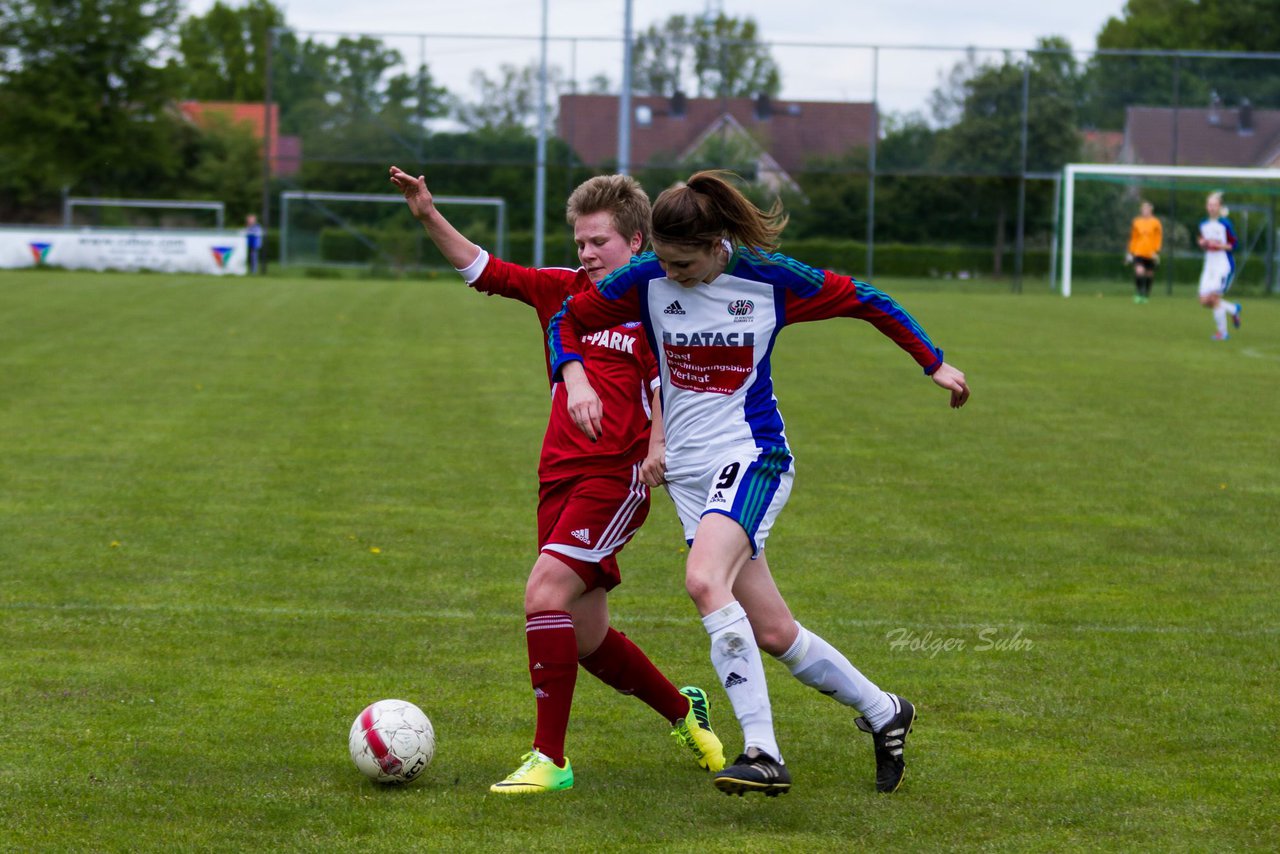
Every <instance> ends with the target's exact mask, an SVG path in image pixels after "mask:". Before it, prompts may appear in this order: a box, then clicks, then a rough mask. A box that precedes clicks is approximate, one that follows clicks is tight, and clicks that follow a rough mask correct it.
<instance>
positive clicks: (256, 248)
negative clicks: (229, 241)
mask: <svg viewBox="0 0 1280 854" xmlns="http://www.w3.org/2000/svg"><path fill="white" fill-rule="evenodd" d="M244 238H245V245H246V246H247V247H248V249H249V272H250V273H257V272H258V259H259V257H260V256H261V255H262V226H261V225H259V224H258V218H257V217H256V216H254V215H253V214H249V216H247V217H246V218H245V221H244Z"/></svg>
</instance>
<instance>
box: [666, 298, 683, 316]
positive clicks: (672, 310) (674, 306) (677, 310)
mask: <svg viewBox="0 0 1280 854" xmlns="http://www.w3.org/2000/svg"><path fill="white" fill-rule="evenodd" d="M662 313H663V314H684V313H685V310H684V309H683V308H682V307H681V306H680V300H676V301H675V302H673V303H671V305H669V306H667V307H666V308H664V309H663V310H662Z"/></svg>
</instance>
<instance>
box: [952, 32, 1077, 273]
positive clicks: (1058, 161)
mask: <svg viewBox="0 0 1280 854" xmlns="http://www.w3.org/2000/svg"><path fill="white" fill-rule="evenodd" d="M950 83H951V88H950V89H946V88H944V89H942V90H940V91H939V92H937V93H935V97H934V105H935V115H938V116H950V115H954V116H956V119H955V121H954V123H953V124H951V125H950V127H947V128H944V129H943V130H942V131H941V132H940V133H939V136H938V140H937V145H936V148H935V150H934V152H933V162H932V164H931V166H933V167H934V168H935V169H938V170H939V171H953V172H958V173H967V174H969V175H975V176H982V175H989V176H990V177H989V178H974V179H971V186H972V190H971V192H970V193H969V194H968V196H967V199H966V202H965V203H966V205H967V206H968V207H969V208H970V210H971V211H972V213H973V216H974V217H975V219H981V220H985V221H986V222H987V223H988V224H989V225H993V226H994V231H995V239H994V252H995V263H994V269H995V270H996V272H997V273H999V272H1000V259H1001V258H1002V257H1003V254H1004V248H1005V242H1006V240H1007V237H1008V234H1007V230H1008V228H1007V226H1008V223H1009V222H1010V221H1011V219H1012V216H1011V214H1012V213H1013V209H1014V208H1015V206H1016V198H1017V196H1016V193H1015V190H1016V188H1017V186H1018V180H1019V179H1018V177H1017V176H1018V175H1020V174H1021V172H1022V170H1023V167H1024V165H1025V167H1026V169H1027V171H1054V170H1057V169H1059V168H1061V167H1062V165H1063V164H1064V163H1068V162H1070V161H1072V160H1074V159H1076V156H1077V153H1078V151H1079V147H1080V138H1079V134H1078V132H1077V130H1076V103H1077V100H1078V94H1077V93H1078V91H1079V85H1080V84H1079V71H1078V69H1077V68H1076V64H1075V60H1074V58H1073V56H1072V54H1071V53H1070V45H1068V44H1067V42H1066V41H1065V40H1064V39H1061V38H1048V39H1040V40H1039V42H1038V44H1037V50H1036V51H1033V52H1031V53H1030V55H1029V56H1028V58H1027V59H1026V60H1024V61H1021V62H1018V61H1014V60H1013V59H1012V58H1011V57H1008V56H1006V57H1005V59H1004V61H1003V62H1002V63H1000V64H998V65H997V64H995V63H983V64H977V63H975V62H974V61H973V58H972V56H971V57H969V59H968V60H966V62H965V63H963V64H962V66H961V73H958V74H953V75H952V77H951V78H950ZM1024 85H1025V86H1026V87H1027V92H1028V98H1027V111H1026V118H1025V122H1026V133H1027V149H1026V150H1027V161H1026V163H1025V164H1024V163H1023V161H1022V132H1023V121H1024V119H1023V96H1022V93H1023V87H1024ZM1032 201H1033V202H1035V203H1037V204H1039V205H1044V204H1045V200H1042V199H1033V200H1032ZM1046 206H1047V205H1046Z"/></svg>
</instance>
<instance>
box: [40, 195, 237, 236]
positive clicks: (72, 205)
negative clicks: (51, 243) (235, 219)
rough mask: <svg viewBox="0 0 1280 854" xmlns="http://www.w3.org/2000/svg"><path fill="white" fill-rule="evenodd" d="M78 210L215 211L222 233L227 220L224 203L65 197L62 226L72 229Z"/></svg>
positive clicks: (219, 229) (217, 226)
mask: <svg viewBox="0 0 1280 854" xmlns="http://www.w3.org/2000/svg"><path fill="white" fill-rule="evenodd" d="M76 208H149V209H153V210H201V211H213V212H214V214H215V215H216V216H217V218H218V223H217V225H216V226H215V227H216V228H217V229H218V231H222V228H223V225H224V224H225V223H226V220H227V206H226V203H224V202H212V201H209V202H206V201H186V200H183V199H104V198H100V197H98V196H65V197H64V198H63V199H62V224H63V226H64V227H66V228H70V227H71V215H72V212H73V211H74V210H75V209H76Z"/></svg>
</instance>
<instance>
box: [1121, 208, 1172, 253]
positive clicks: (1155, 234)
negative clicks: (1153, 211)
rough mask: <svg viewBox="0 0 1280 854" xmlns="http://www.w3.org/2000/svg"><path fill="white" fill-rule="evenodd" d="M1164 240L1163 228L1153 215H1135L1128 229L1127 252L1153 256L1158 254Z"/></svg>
mask: <svg viewBox="0 0 1280 854" xmlns="http://www.w3.org/2000/svg"><path fill="white" fill-rule="evenodd" d="M1163 242H1164V229H1163V227H1161V225H1160V220H1158V219H1157V218H1155V217H1153V216H1136V217H1134V218H1133V227H1132V228H1131V229H1130V230H1129V254H1130V255H1135V256H1137V257H1139V258H1154V257H1155V256H1156V255H1158V254H1160V244H1161V243H1163Z"/></svg>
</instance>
